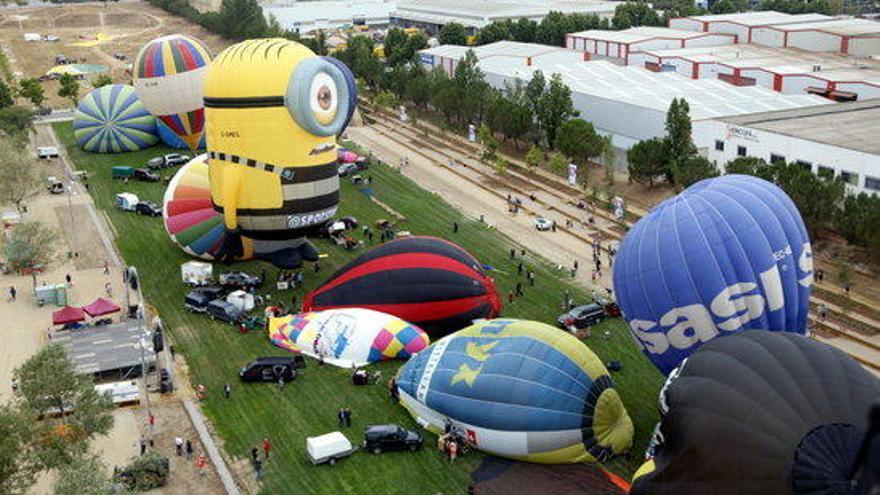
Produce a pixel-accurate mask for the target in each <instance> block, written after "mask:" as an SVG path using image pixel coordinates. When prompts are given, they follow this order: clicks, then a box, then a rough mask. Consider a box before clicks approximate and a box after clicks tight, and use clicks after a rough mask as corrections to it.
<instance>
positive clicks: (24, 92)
mask: <svg viewBox="0 0 880 495" xmlns="http://www.w3.org/2000/svg"><path fill="white" fill-rule="evenodd" d="M18 88H19V89H18V94H19V95H21V97H22V98H27V99H28V100H30V102H31V103H33V104H34V106H35V107H39V106H40V105H42V104H43V101H44V100H45V99H46V97H45V95H44V92H43V85H42V84H40V81H38V80H36V79H34V78H33V77H29V78H27V79H22V80H21V81H19V82H18Z"/></svg>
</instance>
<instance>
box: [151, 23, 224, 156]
mask: <svg viewBox="0 0 880 495" xmlns="http://www.w3.org/2000/svg"><path fill="white" fill-rule="evenodd" d="M210 63H211V54H210V52H208V49H207V48H206V47H205V45H204V44H202V42H201V41H199V40H197V39H196V38H193V37H191V36H186V35H182V34H172V35H169V36H162V37H160V38H156V39H154V40H152V41H150V42H149V43H147V44H146V45H144V47H143V48H141V51H140V52H139V53H138V55H137V58H136V59H135V62H134V87H135V90H136V91H137V94H138V96H139V97H140V99H141V101H142V102H143V104H144V106H145V107H146V108H147V110H149V111H150V113H152V114H153V115H155V116H156V117H157V118H158V119H159V121H160V122H162V123H163V124H165V125H166V126H167V127H168V128H169V129H170V130H171V131H172V132H173V133H174V134H175V135H177V136H178V137H179V138H180V139H181V140H182V141H183V142H184V143H186V145H187V146H189V148H190V149H192V150H195V149H197V148H198V147H199V143H200V141H201V138H202V132H203V131H204V127H205V111H204V105H203V103H202V94H203V91H202V84H203V81H204V79H205V73H206V72H207V70H208V65H209V64H210Z"/></svg>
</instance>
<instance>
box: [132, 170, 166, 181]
mask: <svg viewBox="0 0 880 495" xmlns="http://www.w3.org/2000/svg"><path fill="white" fill-rule="evenodd" d="M161 179H162V178H161V177H159V174H154V173H153V172H150V171H149V170H147V169H145V168H136V169H135V170H134V180H139V181H143V182H159V181H160V180H161Z"/></svg>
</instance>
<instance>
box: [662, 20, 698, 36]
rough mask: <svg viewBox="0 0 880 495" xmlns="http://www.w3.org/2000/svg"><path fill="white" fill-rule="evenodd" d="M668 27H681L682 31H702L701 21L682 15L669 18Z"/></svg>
mask: <svg viewBox="0 0 880 495" xmlns="http://www.w3.org/2000/svg"><path fill="white" fill-rule="evenodd" d="M669 27H670V28H671V29H681V30H682V31H696V32H698V33H701V32H703V23H702V22H700V21H698V20H695V19H687V18H684V17H679V18H676V19H670V20H669Z"/></svg>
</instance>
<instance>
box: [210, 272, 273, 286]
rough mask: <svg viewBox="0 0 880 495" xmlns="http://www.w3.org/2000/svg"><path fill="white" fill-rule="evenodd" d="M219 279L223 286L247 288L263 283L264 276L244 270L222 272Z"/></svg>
mask: <svg viewBox="0 0 880 495" xmlns="http://www.w3.org/2000/svg"><path fill="white" fill-rule="evenodd" d="M217 280H218V282H219V283H220V285H221V286H223V287H229V288H236V289H246V288H249V287H259V286H261V285H263V277H262V276H260V277H255V276H253V275H249V274H247V273H244V272H229V273H221V274H220V277H219V278H218V279H217Z"/></svg>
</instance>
